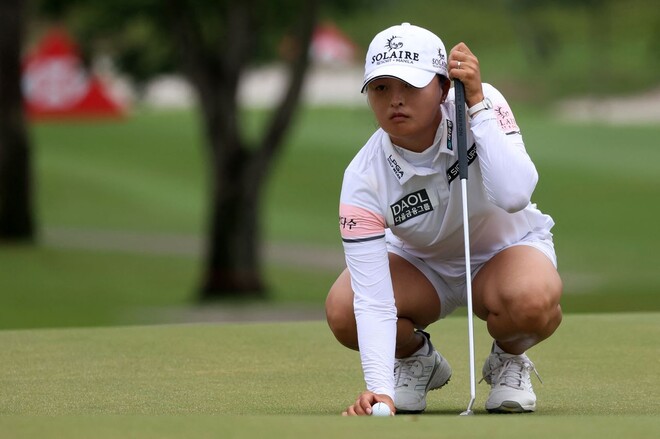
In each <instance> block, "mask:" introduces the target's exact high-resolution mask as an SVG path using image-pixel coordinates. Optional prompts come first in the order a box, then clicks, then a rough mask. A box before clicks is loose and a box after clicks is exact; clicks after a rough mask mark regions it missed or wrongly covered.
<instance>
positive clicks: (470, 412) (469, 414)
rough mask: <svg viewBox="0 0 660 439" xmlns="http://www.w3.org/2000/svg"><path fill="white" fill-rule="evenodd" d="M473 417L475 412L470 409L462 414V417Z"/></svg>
mask: <svg viewBox="0 0 660 439" xmlns="http://www.w3.org/2000/svg"><path fill="white" fill-rule="evenodd" d="M473 415H474V412H473V411H472V410H469V409H468V410H465V411H464V412H462V413H461V414H460V416H473Z"/></svg>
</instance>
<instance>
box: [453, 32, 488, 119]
mask: <svg viewBox="0 0 660 439" xmlns="http://www.w3.org/2000/svg"><path fill="white" fill-rule="evenodd" d="M448 66H449V78H451V79H458V80H460V81H461V82H462V83H463V85H464V86H465V102H466V103H467V106H468V108H469V107H471V106H473V105H475V104H478V103H479V102H481V101H483V100H484V92H483V90H482V88H481V71H480V70H479V60H478V59H477V57H476V56H474V54H473V53H472V52H471V51H470V49H469V48H468V46H467V45H466V44H465V43H458V44H457V45H456V46H454V48H452V49H451V52H449V64H448Z"/></svg>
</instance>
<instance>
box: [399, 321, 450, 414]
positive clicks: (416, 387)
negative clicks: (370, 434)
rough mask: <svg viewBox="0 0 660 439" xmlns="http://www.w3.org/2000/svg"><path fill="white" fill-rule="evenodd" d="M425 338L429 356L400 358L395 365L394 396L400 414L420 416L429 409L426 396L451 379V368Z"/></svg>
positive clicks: (427, 337) (425, 335) (423, 333)
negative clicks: (416, 414) (417, 414)
mask: <svg viewBox="0 0 660 439" xmlns="http://www.w3.org/2000/svg"><path fill="white" fill-rule="evenodd" d="M418 332H419V333H421V334H422V335H424V337H426V340H427V342H426V345H425V346H426V347H427V348H428V350H427V351H426V354H424V353H422V354H417V355H413V356H412V357H408V358H402V359H397V360H396V362H395V365H394V379H395V389H394V390H395V397H394V405H395V406H396V410H397V413H420V412H423V411H424V410H425V409H426V394H427V393H428V392H429V391H431V390H435V389H439V388H440V387H442V386H444V385H445V384H447V382H448V381H449V378H451V366H450V365H449V363H448V362H447V360H445V359H444V358H443V357H442V355H440V353H439V352H438V351H436V350H435V348H434V347H433V345H432V344H431V339H430V336H429V334H427V333H426V332H423V331H418Z"/></svg>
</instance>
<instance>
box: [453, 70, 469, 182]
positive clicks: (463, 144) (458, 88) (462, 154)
mask: <svg viewBox="0 0 660 439" xmlns="http://www.w3.org/2000/svg"><path fill="white" fill-rule="evenodd" d="M454 93H455V103H456V136H457V145H458V176H459V177H460V179H461V180H467V178H468V157H467V132H466V130H467V124H466V121H465V86H464V85H463V83H462V82H461V81H459V80H458V79H454Z"/></svg>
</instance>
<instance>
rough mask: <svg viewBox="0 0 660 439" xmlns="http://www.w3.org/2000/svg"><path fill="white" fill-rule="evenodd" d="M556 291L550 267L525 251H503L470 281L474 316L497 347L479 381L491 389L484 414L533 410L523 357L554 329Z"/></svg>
mask: <svg viewBox="0 0 660 439" xmlns="http://www.w3.org/2000/svg"><path fill="white" fill-rule="evenodd" d="M561 290H562V282H561V279H560V278H559V274H558V273H557V270H556V269H555V267H554V265H553V264H552V262H550V260H549V259H548V258H547V257H546V256H545V255H544V254H543V253H542V252H541V251H539V250H537V249H536V248H533V247H530V246H525V245H520V246H515V247H511V248H508V249H506V250H503V251H502V252H501V253H499V254H498V255H497V256H495V257H494V258H493V259H491V260H490V261H489V262H487V263H486V264H485V265H484V266H483V267H482V269H481V270H480V271H479V272H478V273H477V275H476V276H475V278H474V281H473V295H474V301H473V302H474V312H475V314H477V316H479V317H480V318H482V319H484V320H485V321H486V322H487V325H488V331H489V332H490V335H491V336H492V337H493V338H494V339H495V341H496V342H497V345H496V346H494V348H493V352H491V354H490V355H489V356H488V358H487V359H486V362H485V364H484V368H483V375H484V379H485V381H486V382H487V383H488V384H490V385H491V391H490V394H489V396H488V400H487V401H486V409H487V410H488V411H489V412H496V413H511V412H530V411H534V410H536V395H535V394H534V390H533V388H532V382H531V379H530V373H531V372H532V371H534V370H535V369H534V364H533V363H532V362H531V361H530V360H529V358H528V357H527V356H526V355H525V354H524V352H525V351H526V350H527V349H529V348H531V347H532V346H534V345H536V344H537V343H539V342H541V341H542V340H545V339H546V338H548V337H549V336H550V335H552V333H553V332H554V331H555V329H557V327H558V326H559V323H560V322H561V308H560V306H559V298H560V296H561ZM498 347H499V349H497V348H498Z"/></svg>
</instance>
